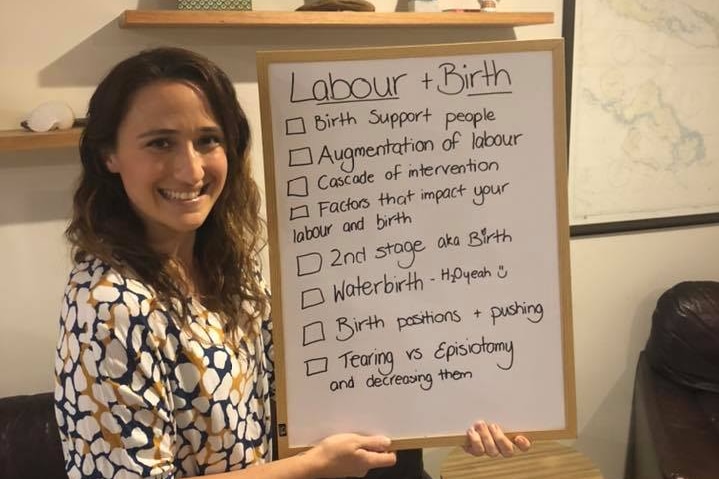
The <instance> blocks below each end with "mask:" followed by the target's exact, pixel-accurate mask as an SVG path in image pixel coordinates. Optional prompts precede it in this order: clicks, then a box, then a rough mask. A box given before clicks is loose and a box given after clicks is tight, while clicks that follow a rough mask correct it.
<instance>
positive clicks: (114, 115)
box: [55, 48, 529, 479]
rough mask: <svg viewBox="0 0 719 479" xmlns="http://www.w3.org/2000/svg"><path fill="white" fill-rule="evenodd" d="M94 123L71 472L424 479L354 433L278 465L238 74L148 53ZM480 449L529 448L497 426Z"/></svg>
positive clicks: (79, 289) (82, 203) (62, 364)
mask: <svg viewBox="0 0 719 479" xmlns="http://www.w3.org/2000/svg"><path fill="white" fill-rule="evenodd" d="M87 116H88V123H87V127H86V129H85V132H84V133H83V136H82V139H81V143H80V157H81V160H82V176H81V178H80V183H79V186H78V189H77V191H76V192H75V196H74V203H73V206H74V210H73V218H72V221H71V223H70V225H69V226H68V228H67V231H66V235H67V238H68V240H69V241H70V243H71V244H72V246H73V260H74V268H73V271H72V272H71V274H70V279H69V282H68V285H67V287H66V289H65V295H64V298H63V305H62V311H61V322H60V333H59V340H58V343H57V344H58V347H57V354H56V361H55V377H56V383H55V411H56V417H57V422H58V427H59V430H60V436H61V440H62V442H63V450H64V454H65V468H66V470H67V474H68V477H69V478H70V479H76V478H83V477H88V478H90V477H92V478H113V479H120V478H123V479H126V478H146V477H162V478H168V479H172V478H180V477H195V476H204V475H208V474H218V475H219V476H218V479H220V478H225V479H231V478H237V479H241V478H255V477H258V478H259V477H275V478H278V479H284V478H287V479H289V478H307V479H312V478H320V477H323V478H334V477H344V476H353V477H357V476H364V475H365V474H367V471H368V470H370V469H374V470H375V472H373V477H376V478H379V477H384V478H390V477H391V478H406V479H410V478H411V479H416V478H418V477H420V476H421V474H422V467H421V454H418V452H417V451H413V452H409V453H402V454H395V453H394V452H392V451H390V443H391V441H390V440H389V438H387V437H383V436H366V435H358V434H337V435H333V436H330V437H327V438H326V439H324V440H322V441H320V442H319V443H318V444H317V445H315V446H314V447H313V448H311V449H309V450H308V451H307V452H306V453H305V454H302V455H298V456H294V457H290V458H286V459H282V460H278V461H274V462H271V459H272V434H273V433H272V430H273V427H272V417H271V414H270V411H271V403H270V400H271V396H272V393H273V391H274V374H273V371H274V367H273V348H272V336H271V330H272V323H271V321H270V319H269V305H268V295H269V294H268V292H267V291H266V289H265V287H264V283H263V282H262V278H261V275H260V274H259V272H258V267H257V261H256V257H257V253H258V252H259V249H260V248H261V247H262V246H263V244H264V243H263V238H264V236H263V233H264V228H263V223H262V221H261V219H260V216H259V208H260V196H259V193H258V189H257V186H256V185H255V183H254V181H253V179H252V175H251V171H250V167H249V159H248V157H247V150H248V143H249V139H250V131H249V127H248V122H247V119H246V118H245V114H244V113H243V111H242V109H241V108H240V106H239V105H238V103H237V98H236V96H235V90H234V87H233V85H232V83H231V82H230V80H229V79H228V78H227V76H226V75H225V74H224V73H223V72H222V71H221V70H220V69H219V68H218V67H217V66H215V65H214V64H213V63H211V62H210V61H208V60H207V59H206V58H203V57H201V56H199V55H196V54H194V53H192V52H189V51H186V50H181V49H175V48H161V49H155V50H148V51H145V52H141V53H139V54H138V55H135V56H133V57H131V58H129V59H127V60H125V61H123V62H121V63H120V64H118V65H117V66H116V67H115V68H114V69H113V70H112V71H111V72H110V73H109V74H108V76H107V77H106V78H105V79H104V80H103V81H102V82H101V83H100V85H99V86H98V88H97V90H96V91H95V93H94V94H93V96H92V99H91V100H90V106H89V110H88V115H87ZM350 359H351V358H350ZM352 361H354V359H352ZM515 441H516V444H517V445H518V446H519V447H521V448H526V447H528V446H529V444H528V442H527V440H526V439H525V438H522V437H521V436H519V437H518V439H516V440H515ZM468 444H469V448H470V450H471V451H472V452H475V453H484V452H485V451H486V452H487V453H488V454H491V453H492V452H494V453H499V452H501V453H502V454H505V455H511V453H512V451H513V445H512V442H510V441H509V439H507V438H506V436H505V435H504V434H503V433H502V432H501V429H499V428H488V427H487V425H486V424H484V423H481V424H480V423H477V424H476V425H475V426H473V427H472V428H471V429H470V432H468ZM398 457H399V459H400V460H399V461H397V459H398ZM405 459H407V460H406V461H405ZM396 461H397V463H398V464H397V468H387V467H388V466H392V465H394V464H395V462H396ZM250 466H252V467H250ZM413 466H415V467H413ZM381 468H385V469H381Z"/></svg>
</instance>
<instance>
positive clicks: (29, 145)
mask: <svg viewBox="0 0 719 479" xmlns="http://www.w3.org/2000/svg"><path fill="white" fill-rule="evenodd" d="M81 133H82V128H71V129H69V130H56V131H50V132H47V133H36V132H32V131H27V130H7V131H0V152H3V151H18V150H39V149H45V148H77V147H78V145H79V143H80V134H81Z"/></svg>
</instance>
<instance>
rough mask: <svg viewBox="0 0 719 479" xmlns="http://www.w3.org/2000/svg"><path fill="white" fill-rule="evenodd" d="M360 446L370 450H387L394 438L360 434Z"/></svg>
mask: <svg viewBox="0 0 719 479" xmlns="http://www.w3.org/2000/svg"><path fill="white" fill-rule="evenodd" d="M358 437H359V447H361V448H362V449H366V450H368V451H375V452H385V451H387V450H389V447H390V445H392V440H391V439H390V438H388V437H387V436H358Z"/></svg>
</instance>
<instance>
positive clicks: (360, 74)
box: [258, 40, 575, 452]
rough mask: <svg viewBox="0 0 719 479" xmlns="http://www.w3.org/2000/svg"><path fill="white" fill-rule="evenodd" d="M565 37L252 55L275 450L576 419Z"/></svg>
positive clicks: (426, 438)
mask: <svg viewBox="0 0 719 479" xmlns="http://www.w3.org/2000/svg"><path fill="white" fill-rule="evenodd" d="M561 51H562V43H561V41H560V40H549V41H539V42H538V41H532V42H498V43H483V44H463V45H438V46H426V47H406V48H389V49H386V48H385V49H366V50H354V51H347V50H340V51H304V52H265V53H260V54H258V72H259V81H260V89H261V107H262V121H263V138H264V151H265V155H266V158H265V164H266V172H265V174H266V178H267V196H268V212H269V213H268V215H269V225H270V245H271V249H270V261H271V267H272V278H273V289H274V291H273V314H274V317H275V322H276V326H275V329H276V348H277V359H278V361H277V371H278V389H279V399H280V401H279V404H280V414H279V422H280V440H281V441H280V444H281V449H283V450H284V451H290V452H292V451H295V450H300V449H302V448H305V447H307V446H309V445H311V444H313V443H316V442H317V441H318V440H320V439H321V438H323V437H325V436H327V435H330V434H333V433H338V432H361V433H373V434H374V433H381V434H386V435H388V436H390V437H392V438H393V439H395V440H397V441H398V444H405V445H407V446H413V447H415V446H417V445H418V444H419V445H433V444H440V443H443V442H442V441H441V440H440V441H438V440H439V439H447V438H449V439H450V442H452V443H461V439H462V437H463V435H464V431H465V430H466V429H467V427H468V426H469V425H470V424H471V423H472V422H473V421H474V420H475V419H480V418H482V419H486V420H488V421H492V422H497V423H499V424H501V425H502V426H503V427H504V428H505V429H506V430H508V431H522V432H529V433H530V435H531V433H532V432H534V433H535V436H536V437H541V436H548V437H569V436H571V435H572V434H574V432H573V429H574V422H575V420H574V415H575V411H574V409H575V408H574V397H573V396H574V392H573V388H574V383H573V381H574V378H573V361H572V354H571V344H572V342H571V318H570V311H569V309H570V308H569V275H568V258H567V255H568V248H567V221H566V198H565V196H566V189H565V186H564V181H565V178H564V175H565V169H564V168H565V164H564V162H565V161H566V160H565V158H566V156H565V152H564V148H565V144H564V111H563V108H564V103H563V96H564V91H563V87H562V86H563V78H561V77H560V78H558V75H563V67H562V65H561V55H562V54H561Z"/></svg>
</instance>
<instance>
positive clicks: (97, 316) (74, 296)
mask: <svg viewBox="0 0 719 479" xmlns="http://www.w3.org/2000/svg"><path fill="white" fill-rule="evenodd" d="M258 281H262V280H261V277H260V276H259V274H258ZM189 309H190V318H189V321H188V324H187V326H185V327H180V326H179V325H178V323H177V322H176V321H175V320H173V319H171V316H170V315H169V314H168V312H167V310H166V309H165V308H164V307H163V306H162V305H161V304H160V303H159V301H158V300H157V299H156V296H155V294H154V293H153V292H152V290H151V289H150V288H149V287H148V286H146V285H145V284H143V283H142V282H141V281H138V280H135V279H131V278H127V277H124V276H122V275H121V274H119V273H118V272H117V271H115V270H114V269H112V268H111V267H109V266H108V265H107V264H106V263H104V262H102V261H100V260H98V259H91V260H89V261H87V262H83V263H80V264H78V265H76V266H75V268H74V269H73V271H72V273H71V274H70V280H69V283H68V286H67V288H66V290H65V295H64V299H63V304H62V313H61V321H60V335H59V339H58V344H57V356H56V361H55V375H56V385H55V413H56V417H57V422H58V426H59V429H60V436H61V440H62V445H63V450H64V453H65V460H66V470H67V473H68V477H69V479H76V478H112V479H125V478H133V479H134V478H140V477H142V478H146V477H153V478H180V477H187V476H199V475H205V474H212V473H218V472H224V471H230V470H235V469H242V468H245V467H247V466H249V465H252V464H256V463H261V462H265V461H269V460H270V458H271V455H272V451H271V431H272V428H271V425H270V396H271V395H272V394H273V391H272V390H271V389H272V388H273V362H272V339H271V322H270V320H269V318H260V319H257V320H256V321H254V322H252V323H250V326H249V327H248V329H249V330H248V331H240V332H239V334H238V335H237V336H238V337H239V338H240V339H239V341H235V343H239V344H237V345H235V346H234V347H233V346H231V345H230V343H231V341H227V340H226V333H225V331H224V330H223V325H222V322H221V321H220V318H219V317H218V315H217V314H215V313H213V312H211V311H208V310H207V309H205V308H204V307H203V306H202V305H201V304H200V303H199V302H197V301H192V303H191V304H190V308H189Z"/></svg>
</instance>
